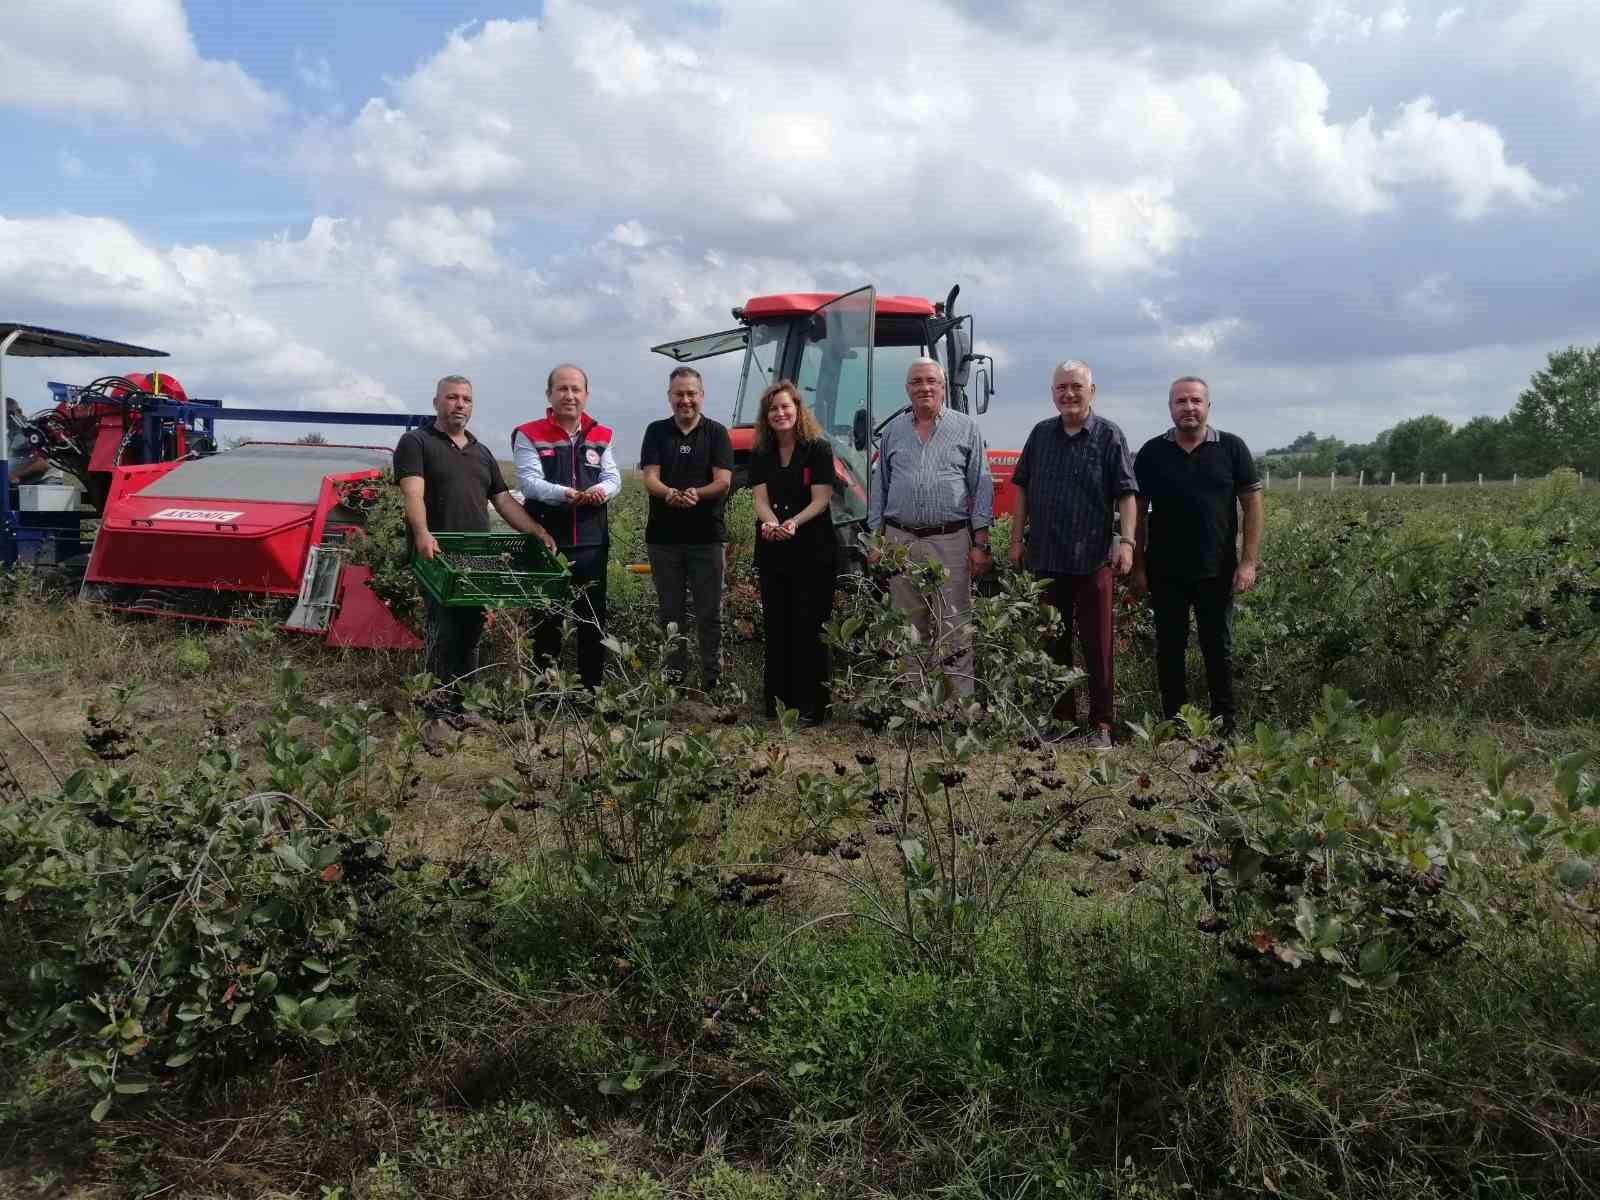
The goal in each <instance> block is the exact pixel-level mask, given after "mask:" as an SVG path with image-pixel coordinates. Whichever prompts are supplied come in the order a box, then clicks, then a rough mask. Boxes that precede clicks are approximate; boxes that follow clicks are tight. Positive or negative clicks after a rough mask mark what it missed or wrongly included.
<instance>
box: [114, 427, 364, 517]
mask: <svg viewBox="0 0 1600 1200" xmlns="http://www.w3.org/2000/svg"><path fill="white" fill-rule="evenodd" d="M312 415H313V414H308V418H309V417H310V416H312ZM392 461H393V455H392V454H391V453H390V452H389V451H388V450H380V449H376V448H368V447H364V446H300V445H295V446H283V445H250V444H248V443H247V444H245V445H243V446H235V447H234V448H233V449H232V450H224V451H222V452H221V453H220V454H212V455H209V456H207V457H205V458H197V459H193V460H192V461H189V462H184V463H179V464H178V465H177V466H176V467H174V468H172V470H170V471H168V472H167V473H166V474H165V475H163V476H162V477H161V478H160V479H158V480H156V481H155V482H154V483H152V484H151V485H150V486H149V487H147V488H144V489H143V490H142V491H141V492H140V493H139V494H140V495H141V496H150V497H154V498H158V499H159V498H162V497H170V498H172V499H175V500H177V499H183V500H192V499H196V498H203V499H205V500H208V501H210V500H269V501H279V502H282V503H288V504H315V503H316V502H317V496H318V494H319V493H320V492H321V490H322V480H323V477H324V476H327V475H345V474H349V473H350V472H352V471H367V470H374V469H376V470H380V471H381V470H383V469H385V468H386V467H388V466H389V465H390V464H391V463H392Z"/></svg>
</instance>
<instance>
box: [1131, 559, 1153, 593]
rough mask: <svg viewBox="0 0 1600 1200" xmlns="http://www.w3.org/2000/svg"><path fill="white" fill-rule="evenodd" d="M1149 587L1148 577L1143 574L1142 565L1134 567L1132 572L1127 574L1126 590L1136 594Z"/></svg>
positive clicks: (1147, 589)
mask: <svg viewBox="0 0 1600 1200" xmlns="http://www.w3.org/2000/svg"><path fill="white" fill-rule="evenodd" d="M1149 589H1150V579H1149V576H1148V575H1146V574H1145V569H1144V567H1143V566H1138V567H1135V568H1134V569H1133V573H1132V574H1130V575H1129V576H1128V590H1129V591H1130V592H1132V593H1133V594H1134V595H1138V594H1139V593H1140V592H1145V591H1149Z"/></svg>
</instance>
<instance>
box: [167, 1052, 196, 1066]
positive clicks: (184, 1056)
mask: <svg viewBox="0 0 1600 1200" xmlns="http://www.w3.org/2000/svg"><path fill="white" fill-rule="evenodd" d="M193 1057H194V1051H193V1050H185V1051H183V1053H181V1054H174V1055H173V1056H172V1057H171V1058H169V1059H167V1066H169V1067H171V1068H172V1069H173V1070H177V1068H179V1067H182V1066H186V1065H188V1062H189V1060H190V1059H192V1058H193Z"/></svg>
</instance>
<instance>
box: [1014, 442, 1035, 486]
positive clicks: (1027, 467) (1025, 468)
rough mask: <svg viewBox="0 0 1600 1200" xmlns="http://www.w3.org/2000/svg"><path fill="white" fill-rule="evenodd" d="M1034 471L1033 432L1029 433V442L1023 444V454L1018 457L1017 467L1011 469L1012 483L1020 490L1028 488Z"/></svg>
mask: <svg viewBox="0 0 1600 1200" xmlns="http://www.w3.org/2000/svg"><path fill="white" fill-rule="evenodd" d="M1032 470H1033V430H1031V429H1030V430H1029V431H1028V440H1027V441H1025V442H1023V443H1022V453H1021V454H1019V455H1017V465H1016V466H1014V467H1012V468H1011V482H1012V484H1014V485H1015V486H1016V487H1018V488H1025V487H1027V486H1028V475H1029V473H1030V472H1031V471H1032Z"/></svg>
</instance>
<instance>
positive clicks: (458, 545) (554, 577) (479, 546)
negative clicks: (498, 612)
mask: <svg viewBox="0 0 1600 1200" xmlns="http://www.w3.org/2000/svg"><path fill="white" fill-rule="evenodd" d="M433 536H434V538H435V539H436V540H437V541H438V543H439V553H438V554H437V555H436V556H435V557H433V558H413V559H412V560H411V570H412V572H413V573H414V574H415V575H416V577H417V580H418V582H420V583H421V584H422V587H423V590H424V591H426V592H427V593H428V595H430V596H432V597H433V598H434V599H435V600H436V601H438V602H439V603H440V604H443V605H445V606H446V607H449V608H521V607H525V606H528V605H532V604H538V603H539V602H540V601H542V600H544V599H546V598H549V599H554V600H560V599H564V598H565V597H566V596H567V594H568V592H569V590H570V575H569V573H568V571H567V565H566V563H564V562H562V561H561V560H560V559H559V558H557V557H556V556H555V555H553V554H551V553H550V551H548V550H546V549H545V548H544V544H543V543H542V542H540V541H539V540H538V539H537V538H535V537H534V536H533V535H532V534H523V533H436V534H434V535H433Z"/></svg>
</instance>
